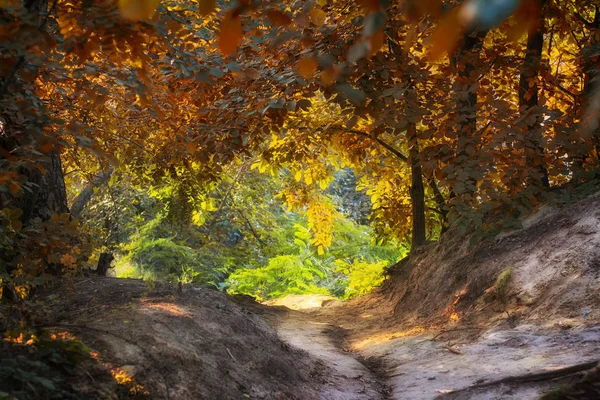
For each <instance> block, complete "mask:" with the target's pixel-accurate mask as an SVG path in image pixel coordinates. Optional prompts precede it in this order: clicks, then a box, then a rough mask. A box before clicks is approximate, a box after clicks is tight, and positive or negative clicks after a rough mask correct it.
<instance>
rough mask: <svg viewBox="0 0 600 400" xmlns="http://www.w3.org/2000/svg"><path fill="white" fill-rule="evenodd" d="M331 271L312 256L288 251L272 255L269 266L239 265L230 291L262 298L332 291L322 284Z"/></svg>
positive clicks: (232, 278)
mask: <svg viewBox="0 0 600 400" xmlns="http://www.w3.org/2000/svg"><path fill="white" fill-rule="evenodd" d="M326 276H327V274H326V273H325V271H323V269H322V268H320V267H319V265H318V264H316V263H315V262H314V260H311V259H310V258H304V257H302V256H300V255H285V256H278V257H274V258H271V259H270V260H269V264H268V265H267V266H266V267H262V268H254V269H249V268H248V269H246V268H244V269H238V270H237V271H235V272H234V273H232V274H231V275H229V279H228V286H229V291H230V292H233V293H240V294H247V295H250V296H253V297H256V298H257V299H260V300H266V299H272V298H277V297H283V296H285V295H288V294H308V293H310V294H315V293H318V294H328V290H327V289H326V288H325V287H323V286H320V282H321V281H323V280H325V279H326Z"/></svg>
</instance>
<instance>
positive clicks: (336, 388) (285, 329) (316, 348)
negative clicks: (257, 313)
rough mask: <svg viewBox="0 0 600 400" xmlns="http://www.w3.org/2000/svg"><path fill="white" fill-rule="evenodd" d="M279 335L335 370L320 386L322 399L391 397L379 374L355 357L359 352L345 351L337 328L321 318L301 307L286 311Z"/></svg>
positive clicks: (280, 323) (380, 398) (371, 399)
mask: <svg viewBox="0 0 600 400" xmlns="http://www.w3.org/2000/svg"><path fill="white" fill-rule="evenodd" d="M276 328H277V333H278V335H279V337H280V338H281V339H282V340H284V341H285V342H287V343H289V344H290V345H292V346H294V347H296V348H299V349H302V350H304V351H306V352H307V353H309V354H310V355H311V356H313V357H314V358H316V359H318V360H320V361H321V362H323V363H324V364H325V365H327V366H328V367H329V368H331V369H332V370H333V374H332V375H331V376H330V377H329V379H328V384H327V386H325V387H322V388H319V392H320V393H321V399H323V400H383V399H388V398H389V396H388V389H387V388H386V387H385V386H384V385H383V384H382V383H381V382H380V381H379V379H378V377H377V376H376V375H375V374H374V373H373V372H372V371H370V370H369V369H368V368H367V367H366V366H365V365H363V364H362V363H361V362H359V361H358V360H357V358H355V356H356V354H354V353H351V352H348V351H344V349H343V347H342V346H341V341H338V340H336V337H339V336H337V335H336V330H337V329H338V328H336V327H334V326H332V325H330V324H328V323H327V322H320V321H318V320H316V319H314V318H312V317H311V316H310V315H309V314H305V313H302V312H299V311H293V310H291V311H289V312H286V313H284V314H283V315H282V316H281V317H280V319H279V321H278V323H277V326H276Z"/></svg>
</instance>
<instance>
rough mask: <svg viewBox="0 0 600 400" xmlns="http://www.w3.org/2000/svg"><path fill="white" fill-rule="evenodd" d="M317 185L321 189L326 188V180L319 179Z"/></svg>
mask: <svg viewBox="0 0 600 400" xmlns="http://www.w3.org/2000/svg"><path fill="white" fill-rule="evenodd" d="M319 187H320V188H321V190H325V189H327V181H326V180H322V181H319Z"/></svg>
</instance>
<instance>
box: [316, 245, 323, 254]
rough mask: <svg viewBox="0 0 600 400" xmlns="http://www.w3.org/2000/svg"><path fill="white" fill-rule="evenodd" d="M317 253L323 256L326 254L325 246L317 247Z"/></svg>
mask: <svg viewBox="0 0 600 400" xmlns="http://www.w3.org/2000/svg"><path fill="white" fill-rule="evenodd" d="M317 253H319V255H320V256H322V255H323V254H325V248H324V247H323V246H319V247H317Z"/></svg>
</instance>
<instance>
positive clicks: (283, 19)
mask: <svg viewBox="0 0 600 400" xmlns="http://www.w3.org/2000/svg"><path fill="white" fill-rule="evenodd" d="M267 18H269V20H271V22H273V24H275V26H287V25H289V24H291V23H292V19H291V18H290V17H289V16H288V15H287V14H284V13H282V12H281V11H277V10H269V11H267Z"/></svg>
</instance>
